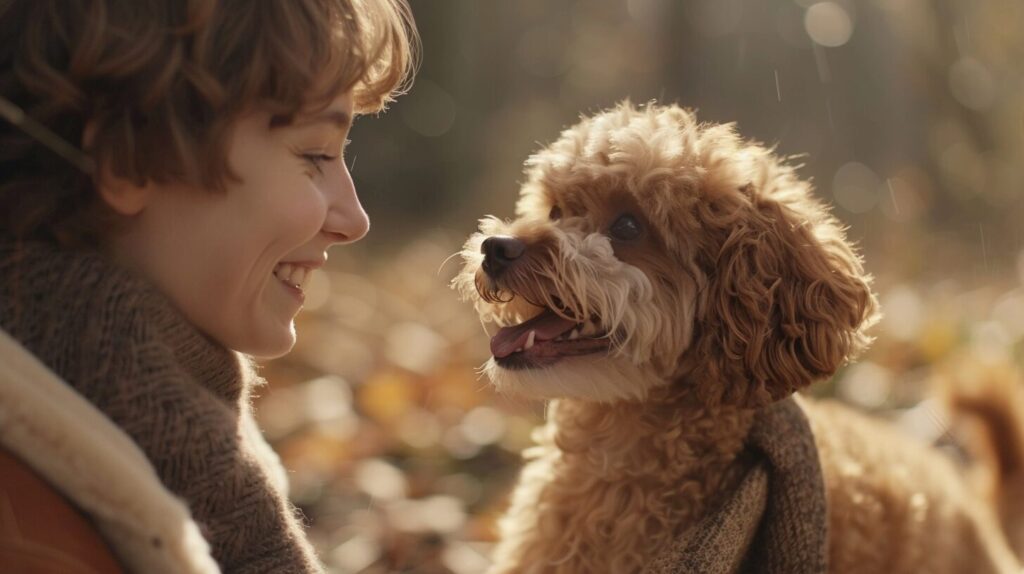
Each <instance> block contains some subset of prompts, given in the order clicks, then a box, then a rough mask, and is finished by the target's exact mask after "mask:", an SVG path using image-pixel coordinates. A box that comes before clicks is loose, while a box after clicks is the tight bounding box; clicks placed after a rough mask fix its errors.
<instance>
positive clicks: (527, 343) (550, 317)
mask: <svg viewBox="0 0 1024 574" xmlns="http://www.w3.org/2000/svg"><path fill="white" fill-rule="evenodd" d="M609 344H610V343H609V339H608V336H607V334H606V333H604V332H603V331H602V330H601V327H600V324H599V322H597V321H595V320H588V321H585V322H582V323H580V322H578V321H576V320H573V319H568V318H565V317H563V316H561V315H558V314H557V313H555V312H554V311H552V310H551V309H545V310H544V311H543V312H542V313H541V314H540V315H537V316H536V317H534V318H532V319H530V320H529V321H526V322H524V323H520V324H519V325H513V326H510V327H502V328H501V329H500V330H499V331H498V332H497V334H495V335H494V337H492V338H491V353H493V354H494V360H495V362H497V363H498V365H499V366H501V367H504V368H506V369H530V368H536V367H546V366H549V365H552V364H554V363H556V362H558V361H559V360H561V359H562V358H564V357H575V356H580V355H589V354H592V353H599V352H604V351H607V349H608V347H609Z"/></svg>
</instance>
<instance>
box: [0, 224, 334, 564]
mask: <svg viewBox="0 0 1024 574" xmlns="http://www.w3.org/2000/svg"><path fill="white" fill-rule="evenodd" d="M0 327H2V328H3V329H4V330H6V331H7V332H8V333H10V335H11V336H12V337H14V338H15V339H17V340H18V341H19V342H20V343H21V344H22V345H23V346H24V347H25V348H26V349H28V350H29V351H30V352H32V353H33V354H34V355H36V357H38V358H39V359H40V360H41V361H42V362H43V363H44V364H46V365H47V366H48V367H50V369H51V370H53V371H54V372H55V373H56V374H57V375H58V376H60V377H61V378H62V379H63V380H64V381H65V382H67V384H68V385H70V386H71V387H73V388H74V390H75V391H76V392H77V393H79V394H80V395H81V396H83V397H84V398H85V399H86V400H88V401H89V402H91V403H92V404H93V405H95V406H96V407H97V408H98V409H99V410H100V411H102V412H103V413H104V414H105V415H106V416H107V417H108V418H110V419H111V420H112V421H113V422H114V424H116V425H117V426H119V427H120V428H121V429H122V430H123V431H124V432H125V433H126V434H127V435H128V436H130V437H131V438H132V439H133V440H134V441H135V442H136V443H137V444H138V446H139V447H140V448H141V450H142V451H143V452H144V453H145V455H146V456H147V458H148V459H149V460H150V462H151V463H152V465H153V467H154V468H155V469H156V472H157V474H158V475H159V477H160V480H161V481H162V482H163V483H164V485H165V486H166V487H167V489H168V490H170V491H171V492H172V493H174V494H175V495H177V496H178V497H180V498H181V499H183V500H184V502H185V503H186V504H187V505H188V506H189V509H190V510H191V512H192V516H193V518H194V520H195V521H196V522H197V523H198V524H199V525H200V529H201V530H202V532H203V535H204V537H205V538H206V539H207V542H208V543H209V544H210V547H211V551H212V554H213V557H214V559H216V561H217V562H218V564H219V565H220V568H221V570H222V571H223V572H225V573H227V574H233V573H248V572H253V573H256V572H260V573H262V572H275V573H284V574H290V573H296V574H298V573H311V572H313V573H318V572H322V571H323V570H322V567H321V566H320V564H319V562H318V560H317V558H316V556H315V554H314V553H313V550H312V548H311V546H310V544H309V542H308V541H307V540H306V538H305V535H304V533H303V531H302V528H301V526H300V525H299V523H298V521H297V520H296V518H295V515H294V510H293V508H292V507H291V506H290V505H289V503H288V501H287V500H286V498H285V496H284V495H283V494H282V493H281V492H280V491H279V490H278V489H277V488H276V487H275V484H274V482H273V476H272V475H271V473H272V472H273V469H272V468H268V466H267V465H264V464H263V463H261V459H260V456H259V452H260V448H261V447H260V445H256V444H253V442H254V441H252V440H250V439H249V438H246V437H247V436H249V435H248V434H247V432H246V431H245V429H244V427H245V421H244V419H245V418H247V417H249V416H251V412H250V410H249V409H250V408H251V407H250V404H249V390H250V388H251V386H252V385H253V384H255V383H256V382H257V381H258V377H256V375H255V374H254V372H253V370H252V368H251V365H250V363H249V361H248V359H247V358H246V357H243V356H241V355H239V354H237V353H235V352H233V351H229V350H228V349H225V348H224V347H223V346H221V345H219V344H217V343H215V342H214V341H212V340H211V339H209V338H208V337H206V336H205V335H203V334H202V333H200V332H199V331H198V330H197V329H196V328H195V327H194V326H193V325H192V324H190V323H189V322H188V321H186V320H185V319H184V317H182V315H181V314H180V313H179V312H178V311H177V310H176V309H175V308H174V306H173V305H172V304H171V302H170V301H169V300H168V299H167V298H166V297H165V296H163V295H162V294H161V293H160V292H159V291H157V290H156V289H155V288H154V287H153V286H151V285H150V284H149V283H148V282H146V281H144V280H143V279H141V278H139V277H137V276H135V275H133V274H132V273H130V272H129V271H127V270H125V269H123V268H120V267H118V266H117V265H115V264H113V263H112V262H110V261H109V260H108V259H107V258H105V257H103V256H101V255H100V254H97V253H93V252H87V251H71V250H64V249H59V248H57V247H55V246H53V245H50V244H47V243H42V242H24V243H15V242H12V241H10V240H3V241H0Z"/></svg>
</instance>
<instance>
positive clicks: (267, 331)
mask: <svg viewBox="0 0 1024 574" xmlns="http://www.w3.org/2000/svg"><path fill="white" fill-rule="evenodd" d="M352 112H353V110H352V100H351V98H350V97H348V96H347V95H346V96H343V97H340V98H338V99H336V100H335V101H334V102H332V104H331V105H330V106H328V107H327V108H325V109H324V110H320V111H317V112H311V113H308V114H300V115H298V116H297V117H296V118H295V120H294V121H293V122H292V123H290V124H287V125H282V126H276V127H275V126H272V122H271V116H270V115H269V114H266V113H258V112H255V113H252V114H249V115H245V116H243V117H242V118H241V119H239V121H238V122H237V125H236V126H235V127H234V130H233V133H232V134H231V135H230V138H229V144H228V146H229V147H228V150H229V152H228V156H229V165H230V166H231V168H232V170H233V172H234V173H235V174H236V175H237V177H238V180H237V181H232V180H229V181H228V184H227V189H226V193H219V192H215V191H210V190H206V189H201V188H197V187H194V186H190V185H183V184H180V183H176V184H156V183H148V184H146V186H145V188H144V190H142V191H140V193H143V194H144V205H143V206H142V207H141V208H140V209H139V210H138V212H137V213H135V214H134V215H132V218H131V221H130V222H129V224H128V226H127V229H126V230H125V232H124V233H123V234H119V235H118V236H117V237H115V238H114V239H113V240H112V244H111V249H112V251H113V254H114V256H115V258H116V259H118V260H120V261H122V262H124V263H126V264H128V265H129V266H130V267H133V268H135V269H137V270H138V271H141V272H142V273H143V274H144V275H145V276H147V277H148V278H149V279H150V280H152V281H153V282H154V283H155V284H156V285H157V287H159V288H160V289H161V290H162V291H163V292H164V293H165V294H166V295H168V296H169V297H170V299H171V300H172V301H173V302H174V303H175V304H176V305H177V306H178V308H179V309H180V310H181V311H182V312H183V314H184V315H185V317H186V318H187V319H188V320H189V321H191V322H192V323H193V324H195V325H196V326H197V327H199V329H200V330H202V331H203V332H205V333H206V334H207V335H209V336H211V337H212V338H213V339H215V340H216V341H218V342H220V343H221V344H222V345H224V346H226V347H228V348H230V349H235V350H237V351H241V352H244V353H249V354H252V355H256V356H260V357H275V356H280V355H283V354H285V353H287V352H288V351H289V350H291V348H292V346H293V345H294V344H295V324H294V318H295V315H296V314H297V313H298V311H299V309H300V308H301V307H302V303H303V299H304V295H303V287H304V286H305V284H306V281H307V280H308V278H309V275H310V273H311V272H312V270H314V269H317V268H319V267H321V266H323V264H324V263H325V262H326V261H327V248H328V247H330V246H331V245H334V244H336V243H350V242H353V241H356V240H358V239H360V238H362V237H363V236H364V235H366V232H367V230H368V229H369V220H368V219H367V216H366V212H364V211H363V208H362V206H361V205H360V204H359V199H358V197H356V191H355V188H354V186H353V184H352V177H351V175H350V174H349V171H348V167H347V166H346V165H345V162H344V158H343V152H344V149H345V143H346V138H347V136H348V131H349V128H350V127H351V119H352Z"/></svg>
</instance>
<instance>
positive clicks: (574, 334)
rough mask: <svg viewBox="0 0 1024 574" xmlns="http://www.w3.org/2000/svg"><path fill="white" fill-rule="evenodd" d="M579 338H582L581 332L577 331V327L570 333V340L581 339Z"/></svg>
mask: <svg viewBox="0 0 1024 574" xmlns="http://www.w3.org/2000/svg"><path fill="white" fill-rule="evenodd" d="M579 338H580V332H579V331H577V330H576V329H573V330H572V333H569V340H570V341H575V340H576V339H579Z"/></svg>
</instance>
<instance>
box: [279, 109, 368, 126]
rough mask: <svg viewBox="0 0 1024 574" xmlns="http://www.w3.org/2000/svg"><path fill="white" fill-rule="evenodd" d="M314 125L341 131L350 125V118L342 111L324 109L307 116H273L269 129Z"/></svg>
mask: <svg viewBox="0 0 1024 574" xmlns="http://www.w3.org/2000/svg"><path fill="white" fill-rule="evenodd" d="M315 124H329V125H331V126H333V127H335V128H337V129H339V130H341V131H345V130H347V129H348V128H349V127H351V125H352V116H350V115H349V114H348V112H346V111H344V110H337V109H326V110H323V111H321V112H319V113H315V114H312V115H308V116H286V115H275V116H271V118H270V128H271V129H274V128H281V127H289V126H290V127H293V128H306V127H309V126H311V125H315Z"/></svg>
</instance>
